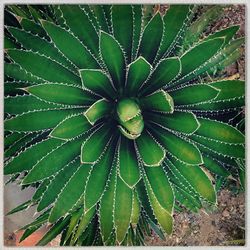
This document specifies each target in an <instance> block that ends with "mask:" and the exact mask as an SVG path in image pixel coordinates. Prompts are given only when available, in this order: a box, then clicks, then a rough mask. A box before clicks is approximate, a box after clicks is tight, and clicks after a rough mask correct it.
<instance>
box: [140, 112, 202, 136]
mask: <svg viewBox="0 0 250 250" xmlns="http://www.w3.org/2000/svg"><path fill="white" fill-rule="evenodd" d="M145 117H146V119H148V120H151V121H153V122H154V123H157V124H160V125H161V126H163V127H165V128H168V129H171V130H174V131H177V132H181V133H184V134H192V133H194V132H195V131H196V130H197V129H198V128H199V127H200V123H199V121H198V119H197V118H196V116H195V115H194V114H193V113H191V112H183V111H174V112H173V113H172V114H164V115H162V114H156V113H149V112H148V113H147V114H146V116H145Z"/></svg>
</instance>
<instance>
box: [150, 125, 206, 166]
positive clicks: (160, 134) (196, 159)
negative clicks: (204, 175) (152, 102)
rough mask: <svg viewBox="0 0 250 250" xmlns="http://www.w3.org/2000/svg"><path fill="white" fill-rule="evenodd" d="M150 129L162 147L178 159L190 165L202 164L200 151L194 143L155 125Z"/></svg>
mask: <svg viewBox="0 0 250 250" xmlns="http://www.w3.org/2000/svg"><path fill="white" fill-rule="evenodd" d="M151 130H152V131H153V134H154V135H156V138H158V139H159V141H160V143H161V144H162V145H163V147H164V148H165V149H166V150H167V151H168V152H170V153H171V154H172V155H174V156H175V157H177V158H178V159H179V160H180V161H182V162H185V163H186V164H190V165H196V164H202V162H203V161H202V156H201V153H200V151H199V149H198V148H197V147H196V146H195V145H194V144H192V143H190V142H188V141H186V140H184V139H183V138H181V137H179V136H177V135H175V134H173V133H170V132H168V131H167V130H165V129H163V128H161V127H160V126H157V125H155V126H154V127H153V128H151Z"/></svg>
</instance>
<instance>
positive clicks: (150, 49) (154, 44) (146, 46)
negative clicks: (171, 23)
mask: <svg viewBox="0 0 250 250" xmlns="http://www.w3.org/2000/svg"><path fill="white" fill-rule="evenodd" d="M162 34H163V21H162V17H161V15H160V12H158V13H157V14H155V15H154V16H153V18H152V19H151V20H150V21H149V23H148V24H147V25H146V27H145V28H144V31H143V34H142V38H141V42H140V46H139V51H138V55H139V56H143V57H144V58H145V59H146V60H147V61H148V62H149V63H153V61H154V59H155V56H156V53H157V51H158V48H159V45H160V43H161V39H162Z"/></svg>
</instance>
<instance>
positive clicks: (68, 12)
mask: <svg viewBox="0 0 250 250" xmlns="http://www.w3.org/2000/svg"><path fill="white" fill-rule="evenodd" d="M59 8H60V10H61V11H62V14H63V18H64V19H65V21H66V24H67V26H68V27H69V28H70V30H71V31H72V32H73V33H74V35H75V36H76V37H77V38H78V39H79V40H81V41H82V42H83V44H84V45H86V47H87V48H88V49H90V50H91V52H92V53H93V54H94V55H96V56H98V54H99V52H98V41H99V38H98V35H97V33H96V30H95V28H94V26H93V24H92V23H91V21H90V19H89V17H88V16H87V15H86V13H85V12H84V11H83V10H82V9H81V8H80V6H78V5H66V4H64V5H60V7H59ZM79 20H81V23H82V24H84V25H80V26H79Z"/></svg>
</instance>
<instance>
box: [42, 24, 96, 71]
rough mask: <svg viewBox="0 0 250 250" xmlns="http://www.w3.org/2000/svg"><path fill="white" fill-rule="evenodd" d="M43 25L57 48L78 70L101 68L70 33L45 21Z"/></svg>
mask: <svg viewBox="0 0 250 250" xmlns="http://www.w3.org/2000/svg"><path fill="white" fill-rule="evenodd" d="M42 25H43V27H44V29H45V30H46V32H47V33H48V34H49V36H50V37H51V39H52V40H53V42H54V43H55V45H56V47H57V48H58V49H59V50H60V51H61V52H62V53H63V55H64V56H65V57H67V58H68V59H69V60H70V61H71V62H73V63H74V64H75V65H76V66H77V67H78V68H80V69H92V68H94V69H95V68H99V65H98V63H97V61H96V59H95V58H94V57H93V56H92V55H91V53H90V52H89V51H88V50H87V49H86V48H85V47H84V46H83V44H81V42H80V41H79V40H78V39H77V38H76V37H74V36H73V35H72V34H71V33H70V32H68V31H66V30H65V29H63V28H61V27H59V26H56V25H55V24H53V23H51V22H48V21H44V20H43V21H42Z"/></svg>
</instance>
